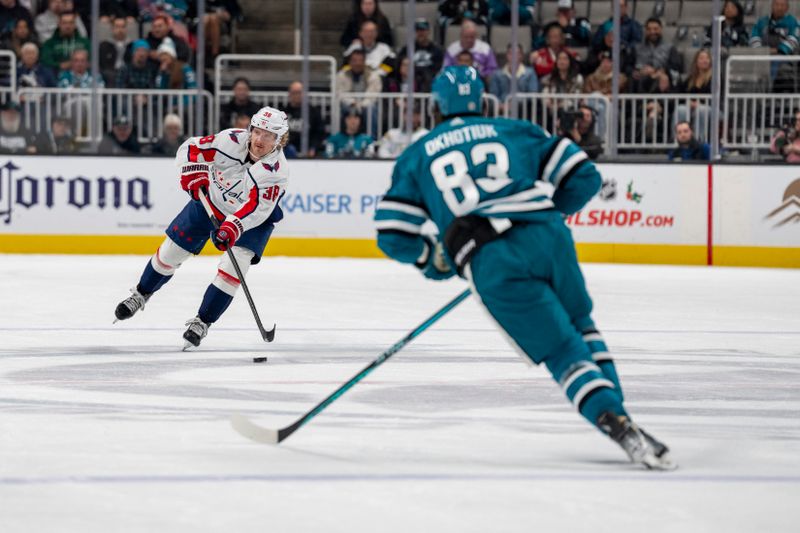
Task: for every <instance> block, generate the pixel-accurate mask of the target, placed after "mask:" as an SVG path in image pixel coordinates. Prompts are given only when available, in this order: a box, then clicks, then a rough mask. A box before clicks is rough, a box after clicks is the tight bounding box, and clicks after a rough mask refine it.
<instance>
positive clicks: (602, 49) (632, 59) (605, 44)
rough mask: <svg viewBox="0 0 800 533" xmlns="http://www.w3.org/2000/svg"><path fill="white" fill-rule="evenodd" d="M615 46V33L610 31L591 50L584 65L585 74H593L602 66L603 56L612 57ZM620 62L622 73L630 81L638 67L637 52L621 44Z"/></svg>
mask: <svg viewBox="0 0 800 533" xmlns="http://www.w3.org/2000/svg"><path fill="white" fill-rule="evenodd" d="M613 45H614V32H613V31H609V32H607V33H606V34H605V36H604V37H603V40H602V41H601V42H600V44H593V45H592V48H591V49H590V50H589V54H588V56H587V57H586V61H585V62H584V63H583V73H584V74H591V73H592V72H594V71H595V70H597V67H599V66H600V62H601V61H602V57H603V54H606V53H607V54H608V56H609V57H611V56H612V52H613ZM619 62H620V72H622V73H624V74H625V75H626V76H627V77H628V79H629V80H630V77H631V75H632V74H633V70H634V68H635V67H636V52H635V50H633V49H632V48H628V47H627V46H626V45H625V44H623V43H620V51H619Z"/></svg>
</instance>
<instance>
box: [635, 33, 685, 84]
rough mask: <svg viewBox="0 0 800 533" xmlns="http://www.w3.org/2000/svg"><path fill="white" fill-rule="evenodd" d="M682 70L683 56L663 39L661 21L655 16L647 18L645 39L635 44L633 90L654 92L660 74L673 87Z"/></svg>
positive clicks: (677, 81)
mask: <svg viewBox="0 0 800 533" xmlns="http://www.w3.org/2000/svg"><path fill="white" fill-rule="evenodd" d="M682 72H683V56H682V55H681V54H680V52H678V50H677V49H676V48H675V47H674V46H672V44H671V43H668V42H666V41H664V39H663V37H662V27H661V21H660V20H658V19H657V18H650V19H648V20H647V24H645V40H644V42H643V43H641V44H638V45H636V70H634V72H633V90H634V92H637V93H649V92H654V88H655V87H656V86H658V84H659V78H661V77H662V76H666V77H667V78H668V79H669V82H670V85H671V86H673V87H674V86H676V85H677V84H678V83H679V80H680V76H681V73H682Z"/></svg>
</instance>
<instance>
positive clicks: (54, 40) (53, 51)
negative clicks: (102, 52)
mask: <svg viewBox="0 0 800 533" xmlns="http://www.w3.org/2000/svg"><path fill="white" fill-rule="evenodd" d="M75 24H76V15H75V14H74V13H61V15H60V16H59V18H58V28H56V30H55V31H54V32H53V36H52V37H50V38H49V39H48V40H46V41H45V42H44V44H43V45H42V63H43V64H44V65H45V66H48V67H50V68H52V69H54V70H56V71H63V70H67V69H69V68H70V61H71V58H72V52H74V51H75V50H86V51H89V49H91V44H90V43H89V39H87V38H85V37H81V36H80V35H78V33H77V31H76V26H75Z"/></svg>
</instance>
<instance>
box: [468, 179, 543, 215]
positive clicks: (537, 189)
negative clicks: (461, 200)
mask: <svg viewBox="0 0 800 533" xmlns="http://www.w3.org/2000/svg"><path fill="white" fill-rule="evenodd" d="M552 194H553V186H552V185H551V184H550V183H545V182H542V181H537V182H536V185H534V186H533V188H531V189H526V190H524V191H521V192H518V193H516V194H512V195H510V196H505V197H503V198H495V199H493V200H486V201H484V202H481V203H479V204H478V209H483V208H485V207H490V206H493V205H496V204H506V203H518V202H524V201H527V200H534V199H536V200H540V199H541V197H547V198H549V197H550V196H552Z"/></svg>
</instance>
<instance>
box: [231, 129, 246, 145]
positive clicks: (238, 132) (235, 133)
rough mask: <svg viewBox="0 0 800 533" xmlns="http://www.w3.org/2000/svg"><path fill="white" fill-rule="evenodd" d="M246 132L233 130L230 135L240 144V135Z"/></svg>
mask: <svg viewBox="0 0 800 533" xmlns="http://www.w3.org/2000/svg"><path fill="white" fill-rule="evenodd" d="M243 131H244V130H233V131H231V132H230V133H229V134H228V135H230V137H231V140H232V141H233V142H235V143H236V144H239V134H240V133H242V132H243Z"/></svg>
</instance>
